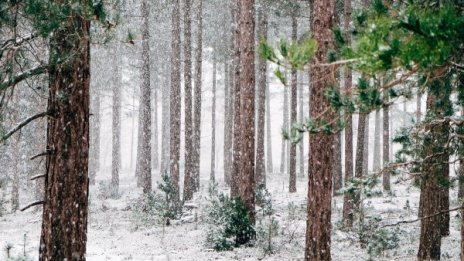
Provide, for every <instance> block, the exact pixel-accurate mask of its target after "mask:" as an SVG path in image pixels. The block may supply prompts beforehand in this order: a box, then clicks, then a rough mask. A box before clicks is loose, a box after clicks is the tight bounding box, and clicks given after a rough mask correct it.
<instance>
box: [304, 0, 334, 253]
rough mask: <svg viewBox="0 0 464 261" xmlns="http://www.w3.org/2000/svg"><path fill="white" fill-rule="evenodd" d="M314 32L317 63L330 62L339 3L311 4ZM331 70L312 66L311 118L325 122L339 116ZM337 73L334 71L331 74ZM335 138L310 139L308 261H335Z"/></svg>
mask: <svg viewBox="0 0 464 261" xmlns="http://www.w3.org/2000/svg"><path fill="white" fill-rule="evenodd" d="M311 5H312V6H311V7H312V8H311V14H310V17H311V32H312V34H313V36H314V39H315V40H316V42H317V43H318V46H319V48H318V50H317V52H316V54H315V57H314V60H313V62H312V64H313V65H314V63H315V61H326V60H327V59H326V55H327V53H328V51H329V50H331V49H333V48H334V41H333V37H332V27H333V26H334V10H335V9H334V5H335V1H334V0H330V1H323V0H315V1H313V2H312V3H311ZM327 73H328V72H327V68H321V67H316V66H312V67H311V69H310V74H311V79H312V84H311V95H310V116H311V117H316V116H317V115H320V114H321V113H323V112H324V111H326V113H325V115H324V119H326V120H328V119H333V118H334V117H335V113H334V111H333V110H332V109H330V103H329V101H328V100H327V99H326V98H325V96H324V93H325V88H327V87H328V86H333V85H334V84H335V82H334V81H333V79H332V78H328V77H327ZM330 73H334V72H330ZM333 142H334V137H333V135H326V134H324V133H318V134H311V135H310V138H309V144H310V153H309V166H308V168H309V171H308V174H309V181H308V207H307V209H308V218H307V222H306V247H305V260H308V261H309V260H318V261H325V260H331V255H330V234H331V211H332V210H331V207H332V173H333V169H332V164H331V161H332V160H333V146H332V145H333Z"/></svg>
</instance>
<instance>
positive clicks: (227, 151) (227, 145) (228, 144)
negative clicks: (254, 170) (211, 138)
mask: <svg viewBox="0 0 464 261" xmlns="http://www.w3.org/2000/svg"><path fill="white" fill-rule="evenodd" d="M229 70H230V66H229V63H227V62H225V63H224V78H225V79H224V104H225V106H224V148H223V155H224V181H225V183H226V184H227V185H228V186H230V178H231V166H232V150H231V148H232V135H231V131H230V130H231V129H232V108H231V107H232V101H231V99H232V98H231V95H232V93H231V91H232V86H233V85H232V84H231V80H230V77H229V75H230V73H229Z"/></svg>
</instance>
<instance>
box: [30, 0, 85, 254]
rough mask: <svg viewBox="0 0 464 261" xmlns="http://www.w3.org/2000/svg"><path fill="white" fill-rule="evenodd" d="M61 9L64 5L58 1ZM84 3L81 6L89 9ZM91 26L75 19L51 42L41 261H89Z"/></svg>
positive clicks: (77, 18) (71, 18)
mask: <svg viewBox="0 0 464 261" xmlns="http://www.w3.org/2000/svg"><path fill="white" fill-rule="evenodd" d="M54 2H57V3H58V4H60V3H62V2H63V1H54ZM85 3H86V2H85V1H80V4H83V5H84V4H85ZM89 31H90V21H89V20H86V19H85V18H84V17H83V16H81V15H78V14H74V15H70V16H68V18H67V22H66V23H63V24H62V27H61V28H59V29H58V30H56V31H55V32H54V33H53V34H52V35H51V37H50V41H49V45H50V57H51V58H52V60H54V59H56V58H57V57H72V58H70V60H68V61H66V64H61V65H55V66H52V67H51V68H50V69H49V77H50V78H49V79H50V80H49V81H50V84H49V98H48V111H49V112H50V113H51V115H52V116H51V117H49V118H48V126H47V148H49V149H51V150H53V154H50V155H47V160H46V161H47V164H46V178H45V198H44V201H45V203H44V206H43V216H42V233H41V237H40V248H39V260H47V261H49V260H85V252H86V243H87V220H88V197H89V178H88V163H89V161H88V157H89V154H88V153H89V103H90V99H89V87H90V33H89Z"/></svg>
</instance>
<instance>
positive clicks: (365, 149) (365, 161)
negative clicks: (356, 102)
mask: <svg viewBox="0 0 464 261" xmlns="http://www.w3.org/2000/svg"><path fill="white" fill-rule="evenodd" d="M369 118H370V114H369V113H368V114H366V120H365V126H364V139H363V142H364V146H363V159H362V169H363V176H367V174H368V173H369V128H370V126H369V125H370V120H369Z"/></svg>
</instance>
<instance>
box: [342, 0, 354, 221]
mask: <svg viewBox="0 0 464 261" xmlns="http://www.w3.org/2000/svg"><path fill="white" fill-rule="evenodd" d="M351 1H352V0H345V10H344V17H345V18H344V19H345V20H344V24H343V29H344V31H345V38H346V41H347V45H350V44H351V33H350V32H349V28H350V22H351V9H352V8H351ZM343 73H344V76H343V77H344V91H345V92H346V93H350V90H351V87H352V82H353V75H352V72H351V70H350V69H349V68H345V69H344V70H343ZM352 178H353V117H352V116H351V114H348V115H347V116H346V127H345V186H347V185H348V182H350V181H351V179H352ZM353 200H354V198H353V194H352V193H349V192H345V194H344V196H343V221H344V223H345V226H347V227H351V226H352V225H353V218H354V217H353Z"/></svg>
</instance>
